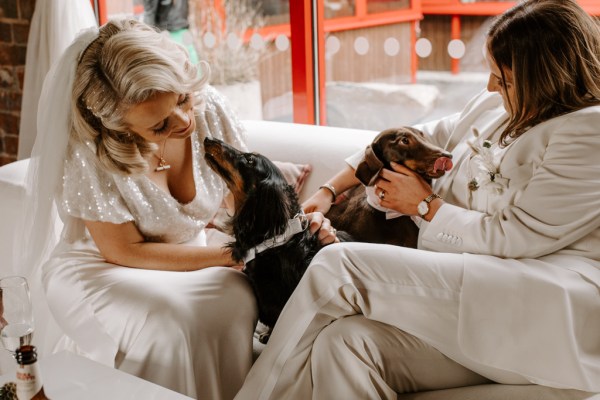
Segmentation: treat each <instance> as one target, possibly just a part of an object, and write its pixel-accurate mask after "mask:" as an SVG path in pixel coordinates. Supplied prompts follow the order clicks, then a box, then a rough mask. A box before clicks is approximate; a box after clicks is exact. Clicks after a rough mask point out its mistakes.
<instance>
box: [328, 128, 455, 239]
mask: <svg viewBox="0 0 600 400" xmlns="http://www.w3.org/2000/svg"><path fill="white" fill-rule="evenodd" d="M451 158H452V155H451V154H450V153H448V152H447V151H445V150H443V149H441V148H439V147H437V146H434V145H433V144H431V143H430V142H429V141H428V140H426V138H425V135H424V134H423V132H421V131H419V130H418V129H414V128H410V127H401V128H394V129H387V130H384V131H382V132H380V133H379V135H377V136H376V137H375V139H374V140H373V142H372V143H371V144H370V145H369V146H367V148H366V151H365V156H364V158H363V160H362V161H361V162H360V164H359V165H358V167H357V169H356V173H355V175H356V177H357V178H358V179H359V180H360V181H361V182H362V183H363V185H358V186H356V187H354V188H353V189H350V190H349V191H348V192H347V193H344V195H343V196H340V197H341V200H340V201H339V202H336V204H335V205H333V206H332V207H331V209H330V211H329V212H328V213H327V214H326V217H327V218H329V219H330V221H331V225H332V226H334V227H335V228H336V229H338V237H339V238H340V240H342V241H356V242H369V243H386V244H394V245H399V246H404V247H413V248H415V247H417V239H418V233H419V231H418V228H417V225H416V224H415V223H414V222H413V220H412V219H411V218H410V217H409V216H400V217H397V218H391V219H388V218H387V215H386V212H383V211H380V210H378V209H376V208H374V207H372V206H371V205H370V204H369V203H368V202H367V194H366V187H368V186H372V185H373V184H374V181H375V179H376V178H377V177H378V176H379V172H380V171H381V169H383V168H387V169H391V167H390V162H392V161H394V162H396V163H398V164H402V165H404V166H406V167H407V168H410V169H411V170H413V171H416V172H417V173H418V174H420V175H421V176H422V177H423V178H424V179H425V180H426V181H427V182H429V183H430V184H431V181H432V179H435V178H439V177H441V176H442V175H444V174H445V173H446V171H447V170H449V169H450V168H452V161H451ZM374 201H377V200H374Z"/></svg>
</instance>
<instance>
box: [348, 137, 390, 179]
mask: <svg viewBox="0 0 600 400" xmlns="http://www.w3.org/2000/svg"><path fill="white" fill-rule="evenodd" d="M382 168H383V162H382V161H381V160H380V159H379V157H377V155H376V154H375V152H374V151H373V148H372V147H371V145H369V146H367V149H366V150H365V156H364V157H363V159H362V161H361V162H360V164H358V166H357V167H356V172H355V173H354V175H355V176H356V177H357V178H358V180H359V181H361V182H362V184H363V185H365V186H371V185H373V183H375V179H377V176H378V175H379V171H381V169H382Z"/></svg>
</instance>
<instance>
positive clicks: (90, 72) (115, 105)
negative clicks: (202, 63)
mask: <svg viewBox="0 0 600 400" xmlns="http://www.w3.org/2000/svg"><path fill="white" fill-rule="evenodd" d="M204 69H205V68H203V70H204ZM208 73H209V71H208V67H206V70H205V71H203V74H202V76H200V74H199V71H198V67H197V66H195V65H193V64H192V63H191V62H190V61H189V58H188V54H187V51H186V50H185V48H183V46H180V45H179V44H177V43H175V42H173V41H172V40H170V39H169V38H168V37H167V36H164V35H162V34H160V33H158V32H157V31H156V30H154V29H153V28H151V27H150V26H148V25H145V24H143V23H141V22H139V21H136V20H133V19H125V20H114V21H110V22H108V23H107V24H105V25H104V26H102V27H101V28H100V31H99V35H98V38H97V39H95V40H94V41H93V42H92V43H91V44H90V45H89V46H88V48H87V49H86V50H85V51H84V52H83V53H82V56H81V59H80V61H79V65H78V66H77V71H76V75H75V82H74V84H73V93H72V101H71V107H72V115H73V118H72V130H71V135H72V137H75V138H78V139H79V140H81V141H82V142H84V143H86V142H88V141H92V142H93V143H95V145H96V155H97V157H98V161H99V163H100V165H101V166H102V167H105V168H106V169H107V170H108V171H109V172H119V173H122V174H140V173H145V172H146V171H147V170H148V161H147V160H148V159H149V158H150V157H151V154H152V152H153V151H155V150H156V145H155V144H154V143H151V142H148V141H146V140H145V139H143V138H142V137H140V136H139V135H136V134H133V133H129V132H127V127H126V125H125V123H124V116H125V114H126V113H127V112H128V110H129V109H130V107H131V106H133V105H136V104H139V103H141V102H144V101H146V100H148V99H149V98H151V97H152V96H153V95H155V94H157V93H178V94H183V93H193V94H194V95H195V96H196V98H197V99H196V106H195V108H196V111H199V110H201V108H202V107H203V105H204V103H203V101H202V98H201V96H200V91H201V90H202V88H203V87H204V85H205V84H206V81H207V80H208Z"/></svg>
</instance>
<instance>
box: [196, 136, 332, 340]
mask: <svg viewBox="0 0 600 400" xmlns="http://www.w3.org/2000/svg"><path fill="white" fill-rule="evenodd" d="M204 151H205V153H204V158H205V159H206V161H207V163H208V165H209V166H210V167H211V168H212V169H213V170H214V171H215V172H216V173H217V174H219V176H221V178H223V180H224V181H225V182H226V184H227V187H228V188H229V190H230V191H231V193H232V194H233V198H234V209H235V211H234V215H233V216H232V217H231V219H230V220H229V222H228V224H227V226H226V228H225V229H226V230H227V231H228V232H229V233H230V234H232V235H233V237H234V239H235V240H234V241H233V242H231V243H229V244H228V247H230V248H231V251H232V256H233V259H234V260H236V261H238V262H243V263H244V264H245V268H244V272H245V273H246V274H247V275H248V278H249V280H250V282H251V284H252V287H253V289H254V292H255V295H256V299H257V303H258V318H259V320H260V321H261V322H262V323H263V324H265V325H266V326H267V327H269V328H272V327H273V326H274V325H275V322H276V321H277V318H279V314H280V313H281V310H282V309H283V306H284V305H285V303H286V302H287V300H288V298H289V297H290V295H291V294H292V292H293V291H294V289H295V288H296V286H297V284H298V282H299V281H300V278H301V277H302V275H303V274H304V271H306V268H307V267H308V264H309V263H310V261H311V260H312V258H313V256H314V255H315V254H316V253H317V251H318V250H319V249H320V248H321V245H320V243H319V241H318V239H317V236H316V235H313V234H311V233H310V232H309V229H308V221H307V220H306V217H305V216H304V214H303V212H302V209H301V207H300V204H299V202H298V197H297V195H296V192H295V190H294V187H293V186H291V185H289V184H288V183H287V182H286V180H285V178H284V176H283V175H282V173H281V171H280V170H279V169H278V168H277V167H276V166H275V164H273V162H271V161H270V160H269V159H268V158H266V157H264V156H262V155H260V154H257V153H244V152H241V151H239V150H237V149H235V148H233V147H231V146H229V145H227V144H226V143H223V142H222V141H220V140H217V139H211V138H206V139H204ZM267 339H268V334H267V335H266V336H265V337H263V338H261V341H263V342H264V341H266V340H267Z"/></svg>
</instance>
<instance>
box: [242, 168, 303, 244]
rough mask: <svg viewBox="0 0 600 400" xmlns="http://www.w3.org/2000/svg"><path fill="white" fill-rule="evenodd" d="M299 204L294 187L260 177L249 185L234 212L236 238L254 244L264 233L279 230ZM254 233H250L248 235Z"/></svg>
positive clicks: (272, 234)
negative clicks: (256, 181) (250, 186)
mask: <svg viewBox="0 0 600 400" xmlns="http://www.w3.org/2000/svg"><path fill="white" fill-rule="evenodd" d="M294 207H297V208H299V206H298V202H297V198H296V194H295V192H294V188H293V187H292V186H290V185H288V184H286V183H282V181H281V180H279V179H272V178H267V179H263V180H261V181H260V182H258V183H257V184H256V186H255V187H254V188H252V189H250V190H249V191H248V193H247V198H246V201H245V202H244V204H243V205H242V206H241V207H240V208H239V209H238V211H237V213H236V215H235V216H234V225H235V228H236V229H235V231H236V236H237V239H238V240H241V241H242V242H245V243H247V244H249V245H250V246H254V245H256V244H258V243H260V242H262V241H263V240H264V239H265V238H267V237H272V236H276V235H278V234H280V233H282V232H283V231H284V230H285V227H286V226H287V221H288V219H290V218H291V217H293V214H295V212H294ZM250 234H252V235H255V236H256V237H249V236H248V235H250Z"/></svg>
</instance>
